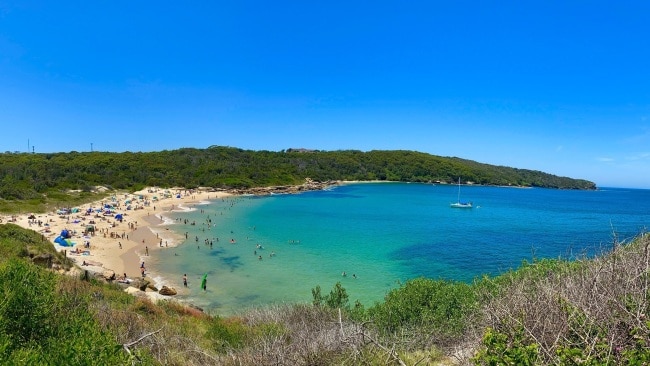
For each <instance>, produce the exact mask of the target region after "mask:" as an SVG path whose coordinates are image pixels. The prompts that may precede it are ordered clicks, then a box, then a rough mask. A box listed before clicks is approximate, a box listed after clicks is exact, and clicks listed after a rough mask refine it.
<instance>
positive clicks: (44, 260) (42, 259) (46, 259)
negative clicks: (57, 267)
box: [32, 254, 54, 268]
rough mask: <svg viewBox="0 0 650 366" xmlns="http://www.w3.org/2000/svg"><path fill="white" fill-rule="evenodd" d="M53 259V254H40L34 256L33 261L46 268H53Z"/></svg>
mask: <svg viewBox="0 0 650 366" xmlns="http://www.w3.org/2000/svg"><path fill="white" fill-rule="evenodd" d="M53 260H54V257H53V256H52V254H40V255H36V256H34V257H32V262H34V264H36V265H38V266H41V267H45V268H52V262H53Z"/></svg>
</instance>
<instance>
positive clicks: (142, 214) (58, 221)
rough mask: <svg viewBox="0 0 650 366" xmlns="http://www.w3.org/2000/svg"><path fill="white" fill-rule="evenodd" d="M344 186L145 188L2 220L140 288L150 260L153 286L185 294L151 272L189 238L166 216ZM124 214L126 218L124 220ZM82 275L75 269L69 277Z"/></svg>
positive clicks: (82, 265)
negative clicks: (243, 198)
mask: <svg viewBox="0 0 650 366" xmlns="http://www.w3.org/2000/svg"><path fill="white" fill-rule="evenodd" d="M344 183H345V182H340V181H328V182H315V181H312V180H310V179H307V180H306V182H305V183H304V184H302V185H293V186H272V187H254V188H249V189H234V190H214V189H210V188H199V189H185V188H178V187H177V188H169V189H163V188H159V187H145V188H144V189H142V190H140V191H137V192H133V193H126V192H114V193H113V195H112V196H110V197H107V198H105V199H102V200H98V201H94V202H91V203H87V204H83V205H80V206H77V207H66V208H59V209H58V210H57V211H55V212H47V213H40V214H33V213H32V214H20V215H18V214H8V215H2V216H0V218H1V219H2V220H1V221H0V222H2V223H13V224H16V225H18V226H21V227H23V228H25V229H29V230H33V231H36V232H37V233H39V234H42V235H43V236H44V237H45V238H46V239H47V240H48V241H49V242H50V243H51V244H52V245H53V246H54V248H55V250H57V251H59V252H65V255H66V257H67V258H68V259H69V260H71V261H72V262H74V263H75V266H76V268H77V269H78V270H80V271H84V270H87V271H88V272H90V273H95V274H97V275H103V276H104V277H105V278H109V277H110V275H111V274H114V275H115V278H116V279H120V278H122V277H123V276H124V275H125V274H126V278H127V279H128V280H129V281H128V282H127V283H128V284H131V283H133V284H135V283H134V280H136V279H139V278H142V277H141V269H140V267H141V264H142V263H143V262H144V267H145V275H146V279H147V281H149V282H150V283H151V284H152V285H153V287H156V288H160V287H162V286H168V287H171V288H174V289H175V290H176V291H177V292H178V293H183V289H182V288H175V287H174V286H173V285H171V283H177V282H176V281H173V280H171V279H169V278H166V274H165V273H162V272H153V271H152V272H150V271H149V269H148V268H147V267H148V264H151V263H154V264H155V263H157V258H156V255H155V252H156V251H158V250H163V249H166V248H173V247H176V246H177V245H179V244H180V243H181V242H182V241H184V240H185V238H184V237H183V236H182V235H181V234H179V233H175V232H174V231H172V230H169V228H167V227H166V226H167V225H168V224H171V223H172V222H171V221H170V220H169V219H168V218H167V216H166V215H165V214H166V213H170V212H172V211H190V210H194V207H193V206H195V205H198V204H207V203H209V202H210V201H212V200H216V199H220V198H224V197H231V196H239V195H270V194H277V193H288V194H293V193H300V192H306V191H313V190H322V189H326V188H328V187H330V186H335V185H340V184H344ZM119 215H121V219H118V216H119ZM89 226H92V227H93V232H87V228H88V227H89ZM64 231H65V232H68V233H69V234H70V236H69V237H68V238H67V239H68V241H69V243H66V245H61V244H59V243H57V242H56V241H57V238H58V237H60V236H61V234H63V233H64ZM76 273H78V272H77V271H71V272H70V273H69V274H75V275H76ZM167 282H169V283H167ZM125 291H126V292H129V293H132V294H134V295H136V294H137V293H138V292H140V290H139V289H136V288H134V287H132V286H128V287H127V288H126V289H125ZM142 292H143V293H145V294H146V295H147V296H149V297H150V298H151V299H152V300H155V299H159V298H161V297H159V296H162V295H159V294H158V292H150V291H149V290H147V291H146V292H144V291H142Z"/></svg>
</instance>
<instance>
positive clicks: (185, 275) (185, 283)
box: [183, 273, 187, 287]
mask: <svg viewBox="0 0 650 366" xmlns="http://www.w3.org/2000/svg"><path fill="white" fill-rule="evenodd" d="M183 286H185V287H187V273H186V274H184V275H183Z"/></svg>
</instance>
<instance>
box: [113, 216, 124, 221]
mask: <svg viewBox="0 0 650 366" xmlns="http://www.w3.org/2000/svg"><path fill="white" fill-rule="evenodd" d="M122 219H123V217H122V214H117V215H115V220H120V222H122Z"/></svg>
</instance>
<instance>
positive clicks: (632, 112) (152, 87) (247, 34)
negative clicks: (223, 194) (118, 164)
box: [0, 0, 650, 189]
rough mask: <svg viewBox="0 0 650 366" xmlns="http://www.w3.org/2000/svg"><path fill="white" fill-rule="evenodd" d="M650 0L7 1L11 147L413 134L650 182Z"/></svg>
mask: <svg viewBox="0 0 650 366" xmlns="http://www.w3.org/2000/svg"><path fill="white" fill-rule="evenodd" d="M647 14H650V2H642V1H631V2H621V3H611V2H601V1H595V2H589V3H579V2H578V3H573V2H562V1H548V2H543V3H527V2H514V3H509V4H492V3H485V2H480V1H469V2H462V3H460V2H435V1H433V2H432V1H421V0H416V1H411V2H406V3H400V4H397V3H393V2H384V1H377V2H372V3H356V2H343V1H337V0H334V1H328V2H305V1H291V0H290V1H288V2H283V3H281V4H276V3H270V2H269V3H266V2H248V1H245V0H244V1H238V2H213V1H201V0H199V1H197V2H193V3H192V4H191V5H190V6H188V5H185V4H179V3H176V2H169V1H164V0H163V1H156V2H153V1H147V0H143V1H137V2H129V1H117V2H110V3H104V2H100V3H98V2H84V3H79V2H74V1H68V0H62V1H56V2H47V1H42V0H35V1H30V2H9V3H3V4H0V24H2V26H1V27H0V123H1V124H2V126H3V127H2V138H1V139H0V151H23V150H25V148H26V147H28V145H29V146H30V147H33V148H34V150H35V151H40V152H45V153H47V152H53V151H59V152H64V151H90V150H91V149H92V150H95V151H108V152H111V151H112V152H118V151H132V152H138V151H143V152H147V151H162V150H175V149H179V148H183V147H185V146H210V145H220V146H238V148H241V149H246V150H268V151H279V150H282V149H286V147H287V146H296V147H310V146H318V147H319V148H320V149H321V150H325V151H336V150H360V151H369V150H412V151H419V152H423V153H429V154H432V155H437V156H457V157H462V158H463V159H467V160H473V161H480V162H482V163H485V164H490V165H497V166H509V167H520V168H525V169H530V170H538V171H543V172H546V173H549V174H553V175H557V176H570V177H573V176H575V177H579V179H585V180H589V181H592V182H597V184H598V185H603V186H614V187H615V186H621V187H623V186H630V187H638V188H649V189H650V93H649V91H648V88H647V85H650V68H649V67H647V60H648V59H650V48H649V47H646V45H647V43H648V41H647V39H646V38H647V36H646V35H647V33H648V25H647V24H648V22H647ZM28 140H29V143H28ZM91 145H92V148H91ZM28 150H31V148H28ZM28 152H31V151H28Z"/></svg>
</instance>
